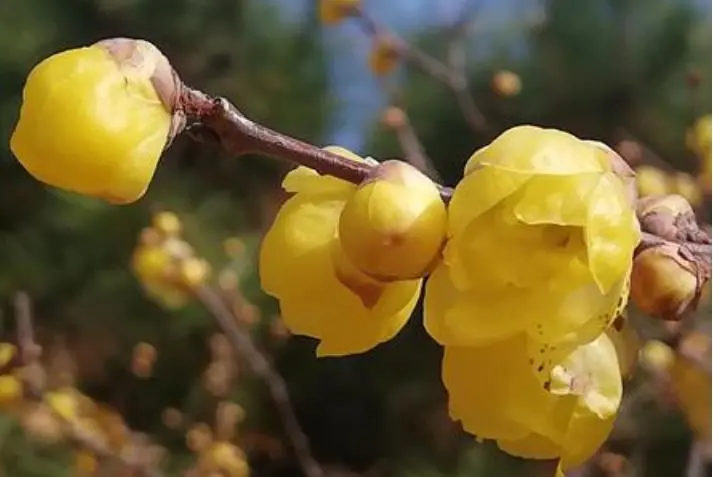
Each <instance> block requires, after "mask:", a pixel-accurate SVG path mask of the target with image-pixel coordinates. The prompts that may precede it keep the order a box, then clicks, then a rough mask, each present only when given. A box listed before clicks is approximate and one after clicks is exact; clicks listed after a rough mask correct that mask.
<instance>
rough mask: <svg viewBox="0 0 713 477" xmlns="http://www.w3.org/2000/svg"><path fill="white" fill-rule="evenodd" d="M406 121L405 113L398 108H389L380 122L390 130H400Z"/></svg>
mask: <svg viewBox="0 0 713 477" xmlns="http://www.w3.org/2000/svg"><path fill="white" fill-rule="evenodd" d="M407 121H408V118H407V117H406V112H405V111H404V110H403V109H401V108H399V107H398V106H389V107H388V108H386V110H385V111H384V112H383V114H382V116H381V122H382V123H383V124H384V126H386V127H387V128H390V129H399V128H402V127H403V126H404V125H405V124H406V122H407Z"/></svg>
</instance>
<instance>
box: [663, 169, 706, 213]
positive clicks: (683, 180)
mask: <svg viewBox="0 0 713 477" xmlns="http://www.w3.org/2000/svg"><path fill="white" fill-rule="evenodd" d="M670 181H671V186H670V188H669V193H671V194H678V195H680V196H682V197H685V199H686V200H687V201H688V202H690V204H691V205H692V206H693V207H698V206H699V205H701V201H702V200H703V194H702V193H701V188H700V184H699V183H698V182H697V181H696V179H695V178H694V177H693V176H692V175H690V174H686V173H685V172H676V173H674V174H673V175H672V176H671V177H670Z"/></svg>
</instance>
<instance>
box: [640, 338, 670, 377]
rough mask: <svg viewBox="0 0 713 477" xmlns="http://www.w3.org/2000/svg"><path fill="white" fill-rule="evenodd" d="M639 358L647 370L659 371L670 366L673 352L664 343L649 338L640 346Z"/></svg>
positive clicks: (666, 369) (665, 369)
mask: <svg viewBox="0 0 713 477" xmlns="http://www.w3.org/2000/svg"><path fill="white" fill-rule="evenodd" d="M639 359H640V360H641V364H642V365H644V367H646V368H647V369H648V370H650V371H653V372H657V373H660V372H664V371H668V370H669V369H670V368H671V365H672V364H673V361H674V359H675V353H674V351H673V350H672V349H671V348H670V347H669V346H668V345H667V344H666V343H663V342H661V341H658V340H649V341H647V342H646V343H645V344H644V346H642V347H641V351H640V352H639Z"/></svg>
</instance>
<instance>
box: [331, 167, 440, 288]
mask: <svg viewBox="0 0 713 477" xmlns="http://www.w3.org/2000/svg"><path fill="white" fill-rule="evenodd" d="M446 223H447V216H446V206H445V204H444V203H443V200H442V199H441V196H440V194H439V192H438V188H437V187H436V185H435V184H434V183H433V181H432V180H431V179H429V178H428V177H426V176H425V175H424V174H423V173H422V172H420V171H419V170H418V169H416V168H415V167H413V166H412V165H410V164H408V163H406V162H402V161H396V160H391V161H385V162H382V163H381V164H379V165H378V166H376V167H375V168H374V170H373V171H372V173H371V174H370V175H369V177H367V178H366V179H365V180H364V182H363V183H362V184H360V185H359V187H357V189H356V191H355V192H354V194H352V196H351V197H350V198H349V200H347V202H346V204H345V206H344V209H343V210H342V214H341V216H340V219H339V240H340V243H341V245H342V248H343V250H344V253H345V254H346V256H347V258H348V259H349V260H350V261H351V262H352V263H353V264H355V265H356V266H357V268H359V269H360V270H361V271H363V272H364V273H366V274H367V275H369V276H371V277H373V278H376V279H378V280H384V281H389V280H398V279H401V280H403V279H414V278H420V277H422V276H423V275H424V274H425V273H426V271H428V269H429V268H431V267H432V265H433V264H434V262H435V261H436V259H437V258H439V255H440V251H441V246H442V245H443V242H444V241H445V238H446Z"/></svg>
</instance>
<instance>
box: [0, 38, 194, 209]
mask: <svg viewBox="0 0 713 477" xmlns="http://www.w3.org/2000/svg"><path fill="white" fill-rule="evenodd" d="M179 90H180V81H178V79H177V77H176V75H175V73H174V71H173V68H172V67H171V65H170V63H169V62H168V60H167V59H166V57H165V56H164V55H163V54H162V53H161V52H160V51H159V50H158V49H157V48H156V47H155V46H153V45H152V44H151V43H149V42H146V41H143V40H132V39H126V38H115V39H111V40H104V41H100V42H98V43H95V44H94V45H91V46H89V47H83V48H75V49H72V50H67V51H64V52H61V53H57V54H55V55H53V56H51V57H49V58H47V59H45V60H43V61H42V62H41V63H40V64H38V65H37V66H36V67H35V68H34V69H33V70H32V72H31V73H30V74H29V76H28V78H27V81H26V83H25V87H24V90H23V102H22V107H21V109H20V118H19V121H18V123H17V126H16V127H15V131H14V132H13V134H12V138H11V139H10V147H11V149H12V151H13V153H14V154H15V156H16V157H17V158H18V160H19V161H20V163H21V164H22V166H23V167H24V168H25V169H26V170H27V171H28V172H29V173H30V174H31V175H32V176H34V177H35V178H36V179H38V180H40V181H42V182H45V183H46V184H49V185H51V186H54V187H58V188H60V189H65V190H69V191H73V192H77V193H80V194H84V195H88V196H93V197H99V198H102V199H105V200H107V201H108V202H110V203H114V204H127V203H130V202H134V201H136V200H138V199H139V198H140V197H141V196H143V195H144V193H145V192H146V189H147V187H148V184H149V182H150V181H151V178H152V176H153V174H154V171H155V169H156V166H157V164H158V160H159V157H160V156H161V153H162V152H163V150H164V148H165V147H166V146H167V145H168V144H169V143H170V141H171V139H172V137H173V136H175V134H177V132H178V131H179V130H180V128H181V126H182V119H181V118H182V115H181V114H180V113H178V112H176V100H177V97H178V92H179Z"/></svg>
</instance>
